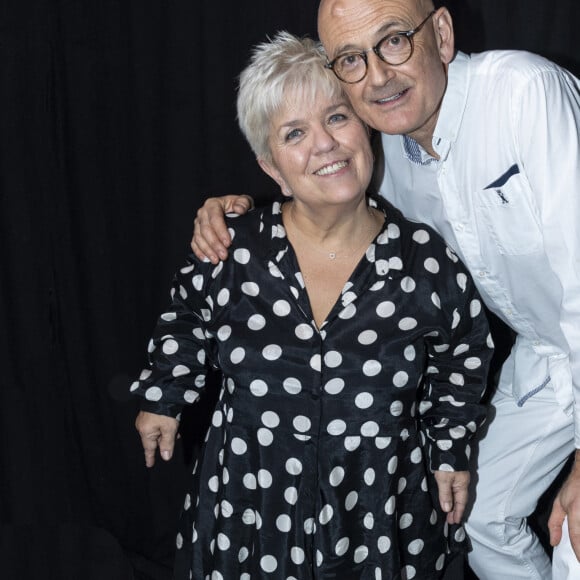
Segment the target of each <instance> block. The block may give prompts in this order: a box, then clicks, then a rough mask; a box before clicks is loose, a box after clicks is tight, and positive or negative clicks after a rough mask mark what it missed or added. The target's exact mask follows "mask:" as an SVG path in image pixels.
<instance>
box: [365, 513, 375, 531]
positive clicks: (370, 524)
mask: <svg viewBox="0 0 580 580" xmlns="http://www.w3.org/2000/svg"><path fill="white" fill-rule="evenodd" d="M363 525H364V527H365V528H366V529H367V530H372V529H373V528H374V527H375V516H374V515H373V514H372V513H371V512H368V513H367V514H365V517H364V519H363Z"/></svg>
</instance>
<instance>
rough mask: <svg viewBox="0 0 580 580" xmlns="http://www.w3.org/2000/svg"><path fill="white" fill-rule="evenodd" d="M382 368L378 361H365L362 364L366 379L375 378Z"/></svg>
mask: <svg viewBox="0 0 580 580" xmlns="http://www.w3.org/2000/svg"><path fill="white" fill-rule="evenodd" d="M381 369H382V366H381V363H380V362H379V361H378V360H367V361H366V362H365V363H364V364H363V368H362V371H363V373H364V375H365V376H367V377H376V376H377V375H378V374H379V373H380V372H381Z"/></svg>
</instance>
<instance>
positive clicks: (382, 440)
mask: <svg viewBox="0 0 580 580" xmlns="http://www.w3.org/2000/svg"><path fill="white" fill-rule="evenodd" d="M390 444H391V437H377V438H376V439H375V445H376V446H377V449H386V448H387V447H388V446H389V445H390Z"/></svg>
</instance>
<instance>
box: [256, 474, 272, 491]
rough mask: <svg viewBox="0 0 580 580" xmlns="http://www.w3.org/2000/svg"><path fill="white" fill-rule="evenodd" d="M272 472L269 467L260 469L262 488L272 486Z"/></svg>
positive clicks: (259, 480)
mask: <svg viewBox="0 0 580 580" xmlns="http://www.w3.org/2000/svg"><path fill="white" fill-rule="evenodd" d="M272 482H273V479H272V474H271V473H270V472H269V471H268V470H267V469H260V470H259V471H258V485H259V486H260V487H261V488H262V489H268V488H269V487H272Z"/></svg>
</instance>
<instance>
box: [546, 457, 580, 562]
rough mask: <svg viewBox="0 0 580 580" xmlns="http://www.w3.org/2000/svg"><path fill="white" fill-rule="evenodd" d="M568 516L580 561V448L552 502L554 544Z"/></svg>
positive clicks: (574, 548) (551, 528)
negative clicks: (572, 465)
mask: <svg viewBox="0 0 580 580" xmlns="http://www.w3.org/2000/svg"><path fill="white" fill-rule="evenodd" d="M566 516H568V533H569V535H570V543H571V544H572V549H573V550H574V553H575V554H576V558H577V559H578V561H580V450H576V460H575V462H574V467H573V468H572V471H571V472H570V475H569V476H568V478H567V479H566V481H565V482H564V485H563V486H562V489H560V491H559V492H558V495H557V496H556V499H555V500H554V503H553V504H552V513H551V514H550V519H549V520H548V529H549V530H550V544H551V545H552V546H557V545H558V544H559V543H560V540H561V539H562V525H563V524H564V518H566Z"/></svg>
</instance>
